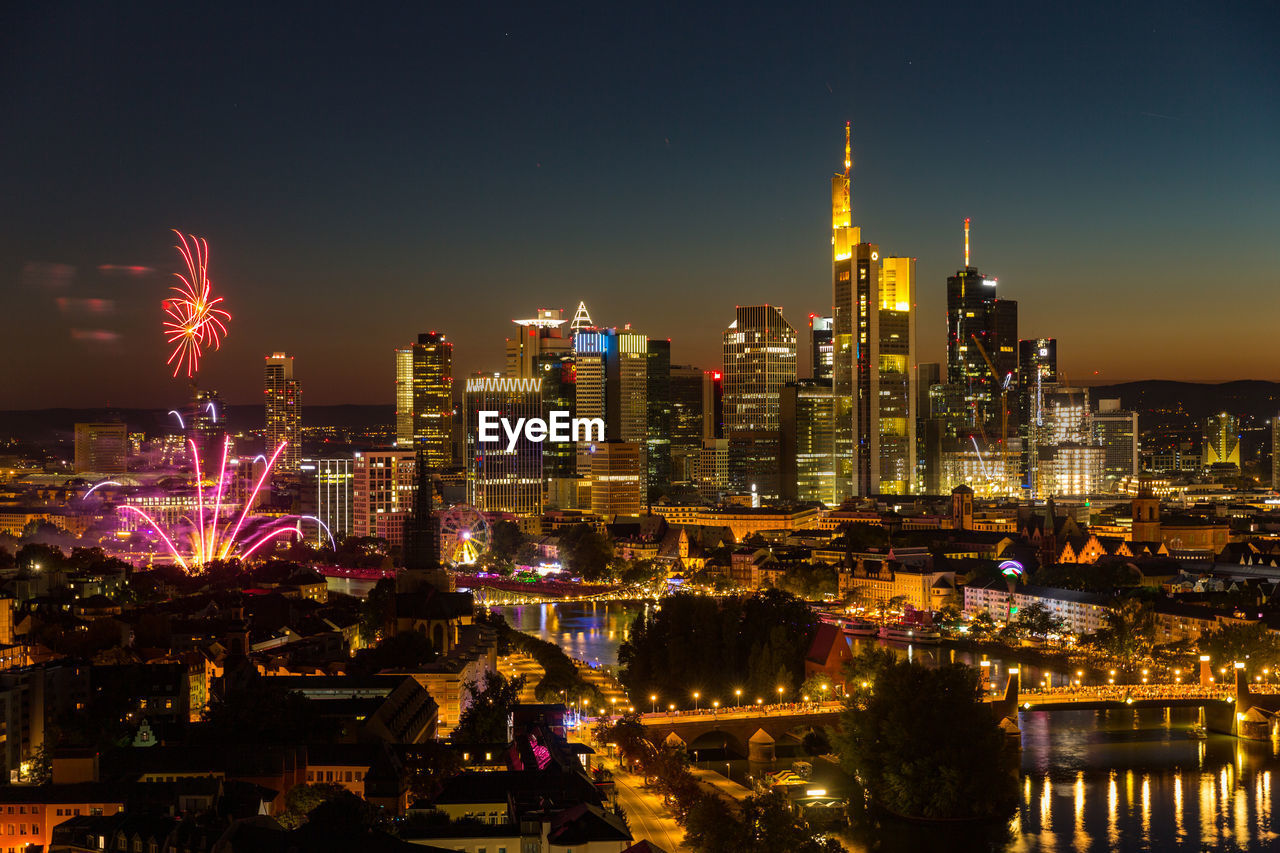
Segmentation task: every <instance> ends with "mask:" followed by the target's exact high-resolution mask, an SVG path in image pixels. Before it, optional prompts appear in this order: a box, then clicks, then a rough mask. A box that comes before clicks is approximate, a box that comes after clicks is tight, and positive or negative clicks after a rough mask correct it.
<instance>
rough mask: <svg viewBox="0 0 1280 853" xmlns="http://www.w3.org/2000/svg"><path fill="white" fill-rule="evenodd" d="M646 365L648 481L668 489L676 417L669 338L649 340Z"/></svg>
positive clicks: (646, 453) (646, 461)
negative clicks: (672, 397)
mask: <svg viewBox="0 0 1280 853" xmlns="http://www.w3.org/2000/svg"><path fill="white" fill-rule="evenodd" d="M646 363H647V365H648V366H647V372H648V379H647V381H646V383H645V394H646V395H647V399H646V405H647V407H648V425H647V432H646V434H645V463H646V465H647V480H648V484H649V485H650V486H660V487H662V488H667V487H669V486H670V485H671V427H672V418H673V417H674V414H675V411H674V408H673V405H672V401H671V339H670V338H661V339H659V338H650V339H649V345H648V353H647V357H646ZM646 497H647V496H646Z"/></svg>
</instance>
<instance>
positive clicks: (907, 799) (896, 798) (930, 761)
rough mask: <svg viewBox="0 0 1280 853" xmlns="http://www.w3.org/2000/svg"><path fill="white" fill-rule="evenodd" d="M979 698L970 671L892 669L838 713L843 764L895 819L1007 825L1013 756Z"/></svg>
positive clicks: (1012, 799)
mask: <svg viewBox="0 0 1280 853" xmlns="http://www.w3.org/2000/svg"><path fill="white" fill-rule="evenodd" d="M977 698H978V675H977V673H976V671H974V670H973V669H971V668H969V667H964V666H945V667H940V668H938V669H926V668H925V667H923V666H920V665H919V664H915V663H909V662H905V661H896V660H895V661H894V662H892V663H887V664H885V665H883V666H881V667H879V670H878V672H877V673H876V674H875V677H874V679H873V680H872V682H871V687H870V688H869V689H867V690H859V691H855V692H853V693H851V695H850V698H849V701H848V702H847V703H846V706H845V709H844V711H843V712H842V713H841V728H840V732H839V734H838V737H837V750H838V752H839V754H840V758H841V763H842V765H843V766H844V768H845V769H846V770H847V771H849V772H851V773H854V774H856V776H857V778H858V780H859V781H860V782H861V784H862V785H863V787H864V788H865V790H866V792H867V795H868V796H869V797H870V799H871V801H872V802H873V803H875V804H877V805H879V806H881V807H883V808H885V809H887V810H889V811H891V812H894V813H896V814H900V815H905V816H907V817H914V818H929V819H947V818H1003V817H1005V816H1007V815H1009V814H1010V813H1011V812H1012V810H1013V808H1014V807H1015V806H1016V803H1017V793H1018V792H1017V782H1016V776H1015V774H1014V772H1013V768H1014V751H1013V749H1012V748H1011V747H1010V746H1009V744H1008V742H1007V741H1006V739H1005V737H1004V734H1003V733H1002V732H1001V730H1000V728H999V726H998V725H997V721H996V720H995V719H994V718H993V716H992V714H991V712H990V710H989V709H988V708H987V706H986V705H985V704H982V703H980V702H978V701H977ZM904 709H911V710H910V713H904Z"/></svg>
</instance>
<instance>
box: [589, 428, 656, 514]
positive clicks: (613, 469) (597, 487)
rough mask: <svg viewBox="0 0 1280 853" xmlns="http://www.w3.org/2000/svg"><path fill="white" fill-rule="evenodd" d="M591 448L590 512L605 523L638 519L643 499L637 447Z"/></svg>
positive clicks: (617, 443) (620, 444)
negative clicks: (620, 519)
mask: <svg viewBox="0 0 1280 853" xmlns="http://www.w3.org/2000/svg"><path fill="white" fill-rule="evenodd" d="M591 447H592V449H591V453H590V456H591V511H592V512H593V513H595V514H597V515H599V516H602V517H603V518H605V519H610V518H612V517H614V516H618V515H621V516H638V515H640V508H641V506H642V505H643V497H644V496H643V495H642V494H641V491H642V486H641V484H642V483H643V481H644V477H643V475H642V474H643V472H642V471H641V468H640V464H641V463H640V459H641V455H642V454H641V452H640V445H639V444H638V443H637V442H634V441H600V442H596V443H595V444H593V445H592V446H591Z"/></svg>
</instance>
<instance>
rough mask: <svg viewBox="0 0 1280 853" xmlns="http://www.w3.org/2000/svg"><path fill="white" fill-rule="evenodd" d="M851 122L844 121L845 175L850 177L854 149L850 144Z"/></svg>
mask: <svg viewBox="0 0 1280 853" xmlns="http://www.w3.org/2000/svg"><path fill="white" fill-rule="evenodd" d="M849 124H850V123H849V122H847V121H846V122H845V123H844V176H845V177H846V178H848V177H849V170H850V169H851V168H853V154H852V151H853V149H852V148H851V147H850V146H849Z"/></svg>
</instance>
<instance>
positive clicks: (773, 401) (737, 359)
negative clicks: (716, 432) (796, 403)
mask: <svg viewBox="0 0 1280 853" xmlns="http://www.w3.org/2000/svg"><path fill="white" fill-rule="evenodd" d="M795 381H796V330H795V329H793V328H791V324H790V323H788V322H787V321H786V320H785V319H784V318H783V316H782V311H781V309H779V308H777V307H775V306H773V305H746V306H743V305H740V306H738V309H737V312H736V316H735V318H734V321H733V322H732V323H730V324H729V328H727V329H725V332H724V428H725V431H726V432H728V433H733V432H737V431H740V430H776V429H778V406H779V394H781V392H782V387H783V386H784V385H786V384H787V383H788V382H795Z"/></svg>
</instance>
